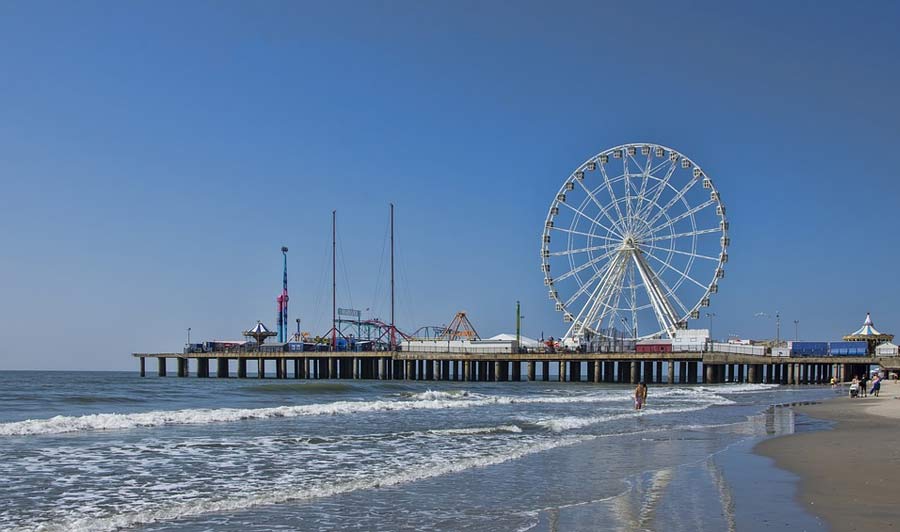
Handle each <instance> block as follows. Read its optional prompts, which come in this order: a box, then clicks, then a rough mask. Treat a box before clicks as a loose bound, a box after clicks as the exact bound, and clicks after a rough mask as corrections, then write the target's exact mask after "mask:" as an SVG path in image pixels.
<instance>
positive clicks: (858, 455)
mask: <svg viewBox="0 0 900 532" xmlns="http://www.w3.org/2000/svg"><path fill="white" fill-rule="evenodd" d="M845 388H846V387H845ZM898 399H900V385H898V384H897V383H896V382H884V383H883V385H882V388H881V393H880V397H872V396H871V395H870V396H869V397H868V398H864V399H850V398H849V397H841V398H837V399H834V400H831V401H827V402H825V403H821V404H816V405H807V406H799V407H796V410H797V412H800V413H803V414H806V415H809V416H811V417H814V418H819V419H824V420H829V421H833V422H834V423H835V425H834V428H833V429H832V430H824V431H816V432H809V433H800V434H794V435H789V436H783V437H779V438H774V439H770V440H765V441H763V442H761V443H760V444H759V445H757V446H756V448H755V451H756V452H757V453H759V454H762V455H764V456H768V457H770V458H773V459H774V460H775V463H776V465H777V466H778V467H780V468H782V469H785V470H787V471H790V472H793V473H795V474H797V475H798V476H799V477H800V478H801V481H800V491H799V494H798V497H799V498H800V501H801V503H802V504H803V505H804V507H805V508H806V509H807V510H808V511H810V512H811V513H814V514H816V515H819V516H821V517H822V518H823V519H824V520H825V521H826V522H827V523H828V524H829V525H830V526H831V528H832V529H833V530H841V531H851V530H884V529H894V528H897V527H898V526H900V493H898V491H897V489H898V482H900V481H898V476H897V467H898V466H900V445H898V442H900V422H898V418H900V400H898Z"/></svg>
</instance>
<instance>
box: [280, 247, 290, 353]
mask: <svg viewBox="0 0 900 532" xmlns="http://www.w3.org/2000/svg"><path fill="white" fill-rule="evenodd" d="M281 254H282V255H284V280H283V281H282V288H281V297H282V298H283V305H282V308H281V319H280V320H278V321H280V322H281V328H280V329H279V331H278V338H279V341H280V342H287V341H288V335H287V330H288V276H287V254H288V248H287V246H282V247H281Z"/></svg>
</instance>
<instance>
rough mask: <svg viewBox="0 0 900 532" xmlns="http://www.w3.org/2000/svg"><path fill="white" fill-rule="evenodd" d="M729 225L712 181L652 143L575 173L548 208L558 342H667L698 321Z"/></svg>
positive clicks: (619, 150)
mask: <svg viewBox="0 0 900 532" xmlns="http://www.w3.org/2000/svg"><path fill="white" fill-rule="evenodd" d="M728 229H729V225H728V220H727V219H726V215H725V205H724V203H723V202H722V198H721V195H720V193H719V191H718V189H717V188H716V187H715V185H714V183H713V180H712V179H711V178H710V177H709V176H708V175H707V174H706V172H704V171H703V170H702V169H701V167H700V166H698V165H697V164H696V163H695V161H693V160H692V159H690V158H688V157H687V156H685V155H684V154H682V153H680V152H678V151H676V150H673V149H671V148H668V147H665V146H660V145H657V144H650V143H647V144H623V145H621V146H616V147H613V148H610V149H607V150H605V151H602V152H600V153H598V154H597V155H595V156H593V157H591V158H590V159H588V160H587V161H585V162H583V163H582V164H581V165H580V166H578V167H577V168H576V169H575V170H574V171H573V172H572V173H571V174H570V175H569V177H568V178H566V179H565V180H564V182H563V184H562V186H561V187H560V189H559V191H558V192H557V193H556V196H555V197H554V198H553V200H552V201H551V202H550V208H549V211H548V213H547V218H546V221H545V223H544V230H543V232H542V234H541V270H542V272H543V274H544V284H545V286H547V288H548V294H549V298H550V299H551V301H553V303H554V305H555V308H556V310H557V311H559V312H560V313H562V316H563V320H564V321H565V322H567V323H570V324H571V325H570V326H569V330H568V332H567V333H566V335H565V336H564V338H563V340H564V341H565V342H566V343H568V344H570V345H572V344H575V345H577V344H580V343H582V342H584V341H585V340H587V339H589V338H591V337H595V336H598V337H606V338H613V337H616V338H625V339H631V340H639V339H644V338H655V337H663V336H665V337H672V336H674V335H675V331H676V330H678V329H684V328H687V324H688V320H690V319H698V318H699V317H700V309H701V308H702V307H706V306H709V305H710V295H712V294H715V293H717V292H718V284H719V282H720V280H721V279H723V278H724V277H725V263H727V262H728V246H729V245H730V244H731V241H730V238H729V236H728Z"/></svg>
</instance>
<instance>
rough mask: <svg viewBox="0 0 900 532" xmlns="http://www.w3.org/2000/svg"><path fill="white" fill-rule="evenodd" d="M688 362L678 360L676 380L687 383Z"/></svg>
mask: <svg viewBox="0 0 900 532" xmlns="http://www.w3.org/2000/svg"><path fill="white" fill-rule="evenodd" d="M687 368H688V364H687V362H679V363H678V381H679V382H681V384H687V383H688V369H687Z"/></svg>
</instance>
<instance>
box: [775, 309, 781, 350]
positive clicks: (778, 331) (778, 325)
mask: <svg viewBox="0 0 900 532" xmlns="http://www.w3.org/2000/svg"><path fill="white" fill-rule="evenodd" d="M780 343H781V314H780V313H779V312H778V311H777V310H776V311H775V345H778V344H780Z"/></svg>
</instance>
